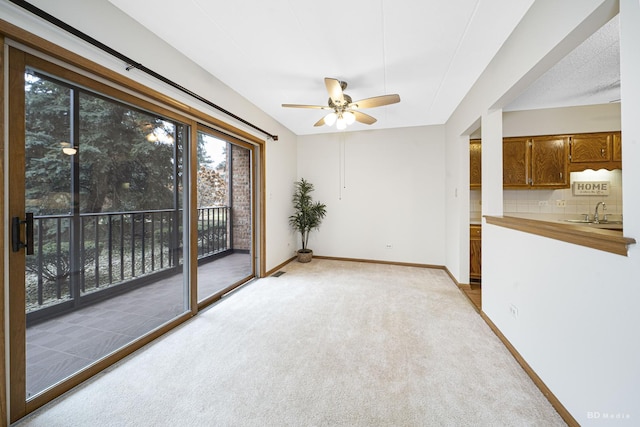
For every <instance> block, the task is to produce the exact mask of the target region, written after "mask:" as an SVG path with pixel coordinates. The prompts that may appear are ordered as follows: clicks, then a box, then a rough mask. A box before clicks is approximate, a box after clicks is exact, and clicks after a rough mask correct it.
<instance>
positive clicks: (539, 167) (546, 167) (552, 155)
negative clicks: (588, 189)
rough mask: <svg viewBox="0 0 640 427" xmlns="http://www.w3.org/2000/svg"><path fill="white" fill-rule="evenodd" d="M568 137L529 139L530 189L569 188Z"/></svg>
mask: <svg viewBox="0 0 640 427" xmlns="http://www.w3.org/2000/svg"><path fill="white" fill-rule="evenodd" d="M569 186H570V183H569V137H567V136H540V137H538V136H537V137H533V138H531V187H533V188H569Z"/></svg>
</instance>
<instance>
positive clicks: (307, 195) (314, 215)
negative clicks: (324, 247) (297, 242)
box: [289, 178, 327, 262]
mask: <svg viewBox="0 0 640 427" xmlns="http://www.w3.org/2000/svg"><path fill="white" fill-rule="evenodd" d="M295 187H296V189H295V192H294V193H293V199H292V200H293V209H294V214H293V215H291V216H290V217H289V224H291V227H293V229H294V230H296V231H298V232H299V233H300V238H301V241H302V249H299V250H298V261H299V262H309V261H311V258H312V257H313V251H312V250H311V249H309V248H307V245H308V243H309V234H310V233H311V230H313V229H314V228H315V229H316V230H317V229H318V228H320V223H321V222H322V219H323V218H324V216H325V215H326V214H327V206H326V205H325V204H323V203H320V202H314V201H313V200H312V199H311V192H312V191H313V184H312V183H310V182H309V181H306V180H305V179H304V178H302V179H300V181H298V182H296V183H295Z"/></svg>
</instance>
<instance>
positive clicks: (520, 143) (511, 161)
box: [502, 138, 531, 188]
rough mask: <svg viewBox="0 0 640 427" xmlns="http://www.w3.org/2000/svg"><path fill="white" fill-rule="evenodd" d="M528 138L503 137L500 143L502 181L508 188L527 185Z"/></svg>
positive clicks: (528, 181) (528, 182) (528, 163)
mask: <svg viewBox="0 0 640 427" xmlns="http://www.w3.org/2000/svg"><path fill="white" fill-rule="evenodd" d="M529 153H530V150H529V138H504V139H503V143H502V183H503V185H504V187H508V188H522V187H529V185H530V179H529V165H530V163H531V161H530V157H529V156H530V154H529Z"/></svg>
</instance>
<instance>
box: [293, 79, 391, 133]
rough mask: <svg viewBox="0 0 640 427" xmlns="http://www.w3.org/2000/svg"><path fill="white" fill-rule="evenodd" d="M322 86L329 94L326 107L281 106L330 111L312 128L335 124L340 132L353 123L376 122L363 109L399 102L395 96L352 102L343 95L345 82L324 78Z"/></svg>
mask: <svg viewBox="0 0 640 427" xmlns="http://www.w3.org/2000/svg"><path fill="white" fill-rule="evenodd" d="M324 85H325V86H326V87H327V92H329V101H328V105H326V106H323V105H300V104H282V106H283V107H287V108H315V109H320V110H331V112H330V113H329V114H327V115H326V116H324V117H323V118H321V119H320V120H318V121H317V122H316V123H315V124H314V126H322V125H327V126H332V125H333V124H334V123H335V124H336V127H337V128H338V129H340V130H342V129H345V128H346V127H347V125H350V124H352V123H353V122H355V121H358V122H360V123H364V124H366V125H372V124H374V123H375V122H376V119H375V118H374V117H371V116H370V115H368V114H365V113H363V112H361V111H359V110H361V109H363V108H374V107H382V106H384V105H389V104H395V103H397V102H400V95H397V94H393V95H381V96H374V97H372V98H365V99H361V100H360V101H355V102H353V100H352V99H351V97H350V96H349V95H347V94H346V93H344V90H345V89H346V88H347V82H342V81H340V80H337V79H332V78H329V77H325V79H324Z"/></svg>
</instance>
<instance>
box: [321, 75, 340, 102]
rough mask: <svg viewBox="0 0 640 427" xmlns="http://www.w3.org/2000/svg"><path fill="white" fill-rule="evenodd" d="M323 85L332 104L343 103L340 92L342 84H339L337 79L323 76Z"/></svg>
mask: <svg viewBox="0 0 640 427" xmlns="http://www.w3.org/2000/svg"><path fill="white" fill-rule="evenodd" d="M324 85H325V86H326V87H327V92H329V98H331V100H332V101H333V103H334V104H336V105H342V104H344V94H343V93H342V86H341V85H340V81H339V80H336V79H331V78H329V77H325V78H324Z"/></svg>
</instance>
